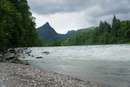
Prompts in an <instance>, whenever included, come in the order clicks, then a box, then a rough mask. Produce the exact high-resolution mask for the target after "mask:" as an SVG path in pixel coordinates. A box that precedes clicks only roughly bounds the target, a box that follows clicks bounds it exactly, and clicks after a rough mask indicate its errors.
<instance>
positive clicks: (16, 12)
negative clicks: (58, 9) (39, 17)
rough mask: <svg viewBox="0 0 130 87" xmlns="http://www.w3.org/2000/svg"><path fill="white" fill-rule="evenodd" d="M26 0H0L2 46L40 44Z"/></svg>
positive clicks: (0, 42)
mask: <svg viewBox="0 0 130 87" xmlns="http://www.w3.org/2000/svg"><path fill="white" fill-rule="evenodd" d="M34 19H35V18H34V17H32V15H31V12H30V11H29V6H28V3H27V1H26V0H0V48H9V47H30V46H40V45H42V44H41V41H40V39H39V36H38V34H37V32H36V29H35V23H34Z"/></svg>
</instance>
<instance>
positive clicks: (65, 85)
mask: <svg viewBox="0 0 130 87" xmlns="http://www.w3.org/2000/svg"><path fill="white" fill-rule="evenodd" d="M0 87H101V86H99V85H97V84H94V83H92V82H89V81H83V80H80V79H78V78H75V77H72V76H67V75H63V74H58V73H55V72H52V71H47V70H44V69H41V68H39V67H33V66H28V65H23V64H14V63H0Z"/></svg>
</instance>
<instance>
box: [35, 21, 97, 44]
mask: <svg viewBox="0 0 130 87" xmlns="http://www.w3.org/2000/svg"><path fill="white" fill-rule="evenodd" d="M94 28H95V27H90V28H84V29H78V30H77V31H76V30H71V31H68V32H67V33H66V34H59V33H57V32H56V31H55V29H54V28H52V27H51V26H50V24H49V23H48V22H46V23H45V24H44V25H43V26H41V27H39V28H37V32H38V34H39V36H40V37H41V39H42V40H43V43H45V44H47V43H51V42H54V41H63V40H66V39H68V38H69V37H70V36H72V35H74V34H76V33H78V32H80V31H83V30H86V29H94Z"/></svg>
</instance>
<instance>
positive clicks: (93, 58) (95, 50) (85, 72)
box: [21, 45, 130, 87]
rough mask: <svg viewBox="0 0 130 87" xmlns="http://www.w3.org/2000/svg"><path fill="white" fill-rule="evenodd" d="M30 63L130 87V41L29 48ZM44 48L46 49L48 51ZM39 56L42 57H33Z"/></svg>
mask: <svg viewBox="0 0 130 87" xmlns="http://www.w3.org/2000/svg"><path fill="white" fill-rule="evenodd" d="M29 50H32V52H31V55H33V57H31V56H28V55H21V59H23V58H22V57H23V56H25V59H24V60H29V62H30V64H31V65H34V66H39V67H41V68H44V69H48V70H51V71H55V72H58V73H63V74H67V75H72V76H76V77H79V78H81V79H85V80H89V81H93V82H96V83H100V84H102V85H104V86H105V87H130V45H91V46H68V47H42V48H29ZM43 52H49V54H48V55H46V54H44V53H43ZM36 57H42V59H36Z"/></svg>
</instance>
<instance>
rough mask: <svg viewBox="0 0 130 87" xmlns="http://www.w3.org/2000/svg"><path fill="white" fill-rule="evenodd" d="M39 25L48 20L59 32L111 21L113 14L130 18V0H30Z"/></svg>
mask: <svg viewBox="0 0 130 87" xmlns="http://www.w3.org/2000/svg"><path fill="white" fill-rule="evenodd" d="M28 3H29V6H30V8H31V9H30V10H31V12H32V14H33V16H34V17H35V18H36V21H35V22H36V24H37V27H40V26H42V25H43V24H45V23H46V22H49V23H50V25H51V26H52V27H53V28H54V29H55V30H56V31H57V32H58V33H66V32H67V31H68V30H72V29H74V30H76V29H81V28H86V27H91V26H97V25H98V24H99V22H100V20H102V21H105V20H106V21H107V22H109V23H111V20H112V18H113V15H116V16H117V18H119V19H120V20H130V0H28Z"/></svg>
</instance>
